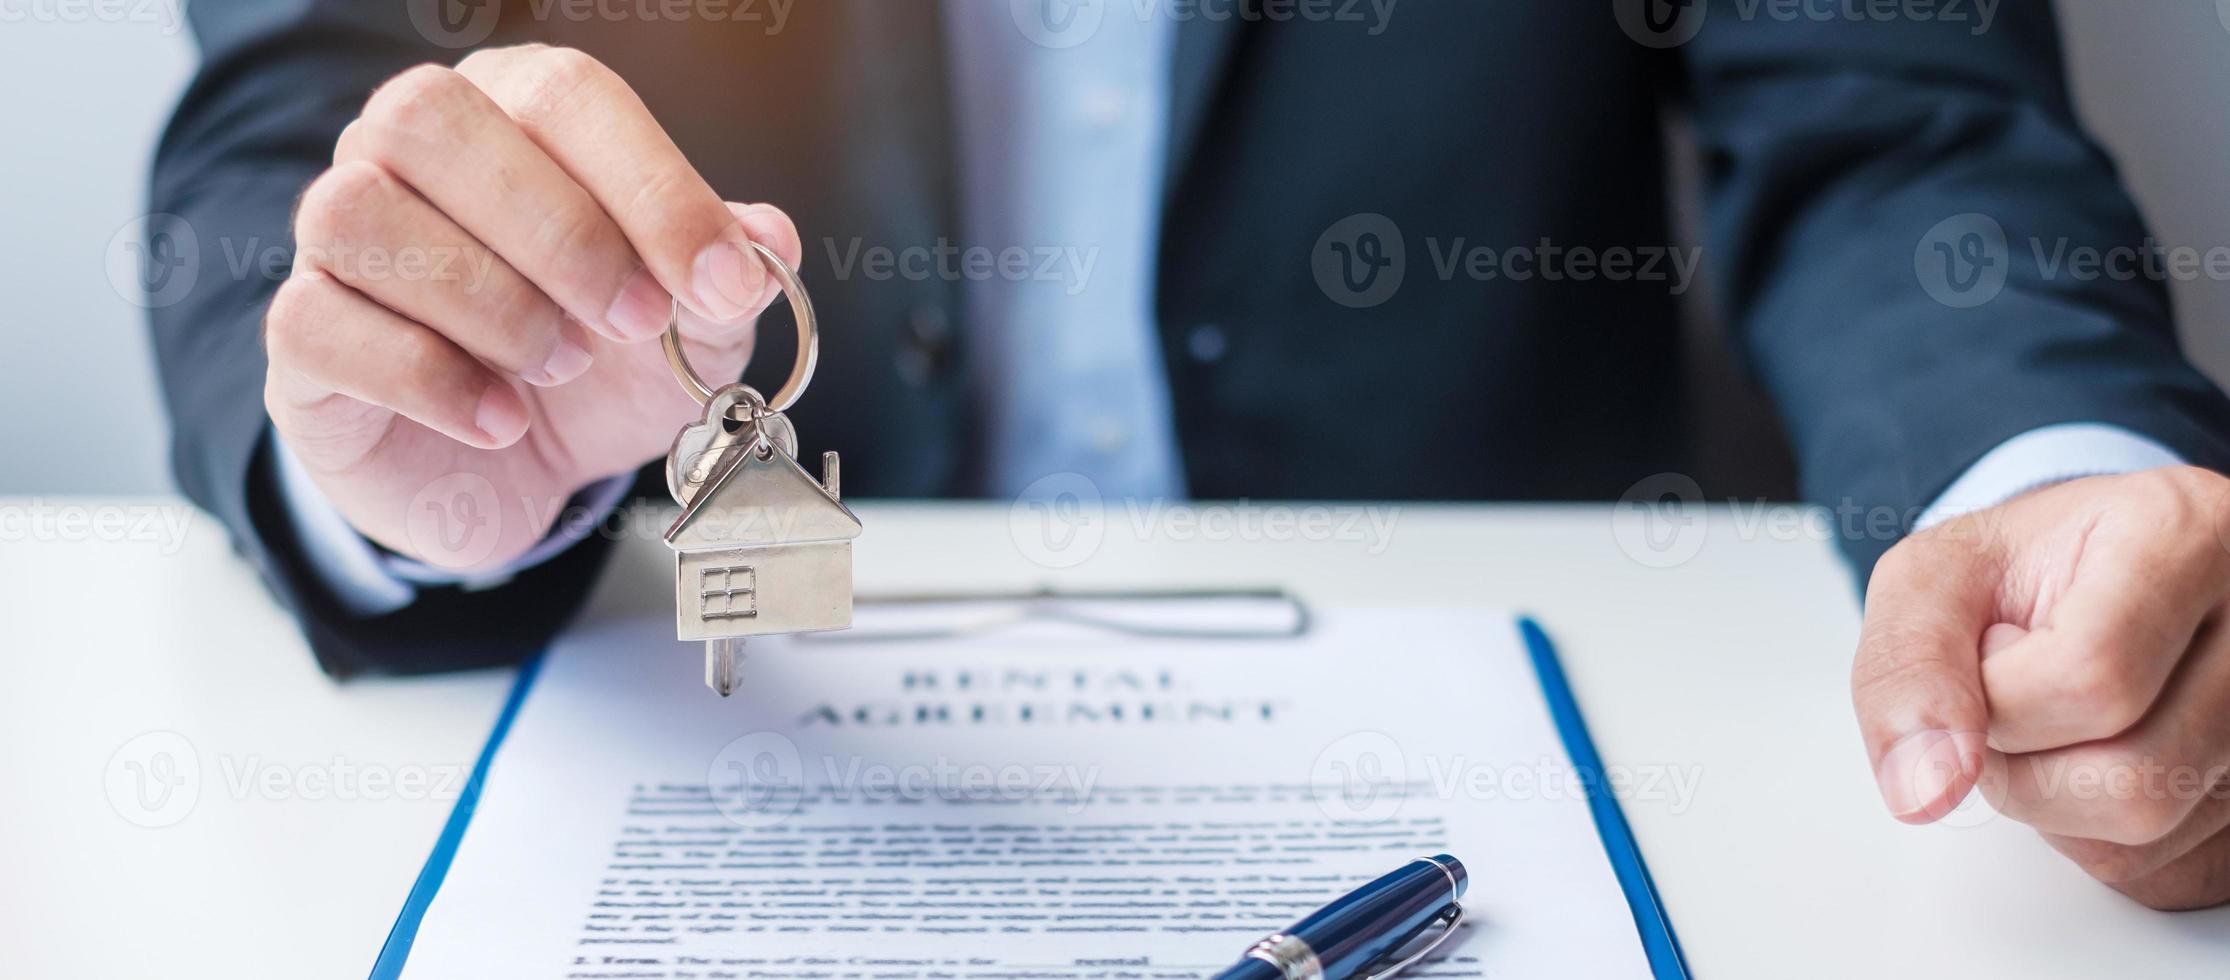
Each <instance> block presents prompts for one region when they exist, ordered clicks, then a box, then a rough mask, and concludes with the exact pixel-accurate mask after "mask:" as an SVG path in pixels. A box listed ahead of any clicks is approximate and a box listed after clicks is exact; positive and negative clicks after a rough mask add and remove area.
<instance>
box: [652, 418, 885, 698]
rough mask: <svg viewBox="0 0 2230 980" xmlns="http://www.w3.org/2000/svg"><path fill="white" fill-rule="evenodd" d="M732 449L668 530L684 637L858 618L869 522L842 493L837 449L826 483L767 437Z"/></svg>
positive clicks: (717, 638) (839, 624)
mask: <svg viewBox="0 0 2230 980" xmlns="http://www.w3.org/2000/svg"><path fill="white" fill-rule="evenodd" d="M762 452H763V453H764V455H762V454H761V453H762ZM730 455H731V456H732V457H733V459H732V460H724V461H723V462H724V463H726V469H725V470H724V471H722V472H719V473H716V474H714V475H713V476H712V478H711V479H710V480H708V481H706V485H705V486H704V488H703V489H701V490H698V491H697V492H696V494H695V496H693V497H691V498H690V500H689V501H688V503H687V504H686V505H685V506H684V507H683V508H682V512H681V516H680V517H679V518H677V519H675V521H674V523H673V526H672V527H670V528H668V529H667V530H666V544H667V545H668V546H670V547H672V548H673V549H674V565H675V577H676V581H675V584H676V586H677V588H676V589H675V594H676V595H677V596H678V597H679V605H678V608H677V609H676V610H675V611H676V613H677V614H678V616H677V619H676V622H677V624H678V638H679V639H683V640H706V641H708V642H715V643H718V642H723V641H727V640H730V639H733V638H737V637H745V636H756V635H759V634H764V633H802V632H808V631H812V630H834V629H843V628H845V627H847V626H850V625H852V539H853V538H856V537H858V536H859V533H860V523H859V518H857V517H854V516H852V511H851V509H850V508H848V507H845V506H844V504H843V502H842V501H841V500H840V499H839V493H840V490H839V487H838V476H837V460H836V454H835V453H828V454H825V455H824V456H822V458H821V465H822V472H823V474H824V476H823V481H821V482H816V481H815V480H814V479H813V477H812V475H811V474H808V473H806V472H805V470H804V469H803V468H801V467H799V466H798V464H797V461H796V460H793V459H791V458H790V455H789V454H788V453H785V452H782V451H781V450H779V449H775V448H773V447H770V446H765V445H764V444H762V446H761V447H760V451H759V452H754V451H753V450H752V448H751V447H750V446H740V447H737V448H736V449H734V450H732V451H731V454H730ZM723 693H725V692H723Z"/></svg>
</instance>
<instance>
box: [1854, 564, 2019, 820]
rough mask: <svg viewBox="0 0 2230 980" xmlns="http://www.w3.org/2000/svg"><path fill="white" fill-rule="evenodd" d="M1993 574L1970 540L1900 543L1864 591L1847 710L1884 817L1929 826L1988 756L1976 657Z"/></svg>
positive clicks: (1992, 612)
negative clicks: (1854, 719)
mask: <svg viewBox="0 0 2230 980" xmlns="http://www.w3.org/2000/svg"><path fill="white" fill-rule="evenodd" d="M1997 567H1998V563H1997V562H1996V561H1994V560H1992V558H1991V555H1990V554H1989V552H1988V550H1987V549H1986V547H1985V546H1983V545H1980V544H1978V543H1977V542H1976V541H1975V540H1974V539H1973V538H1972V537H1967V538H1963V539H1962V538H1960V537H1958V536H1929V535H1923V536H1919V537H1913V538H1907V539H1906V540H1904V541H1903V542H1901V543H1899V544H1898V546H1897V547H1896V548H1893V549H1891V550H1890V552H1889V553H1888V554H1886V555H1884V556H1882V560H1881V562H1880V563H1879V564H1877V565H1876V566H1875V568H1874V576H1873V579H1872V580H1871V581H1869V582H1868V583H1867V588H1866V621H1865V624H1864V626H1863V627H1862V628H1861V630H1860V633H1859V640H1858V656H1857V659H1856V660H1855V661H1854V662H1853V663H1852V665H1851V700H1852V702H1853V704H1854V705H1855V706H1856V707H1857V709H1858V725H1859V730H1860V732H1861V733H1862V734H1863V735H1864V736H1865V739H1866V752H1867V756H1868V758H1870V759H1871V760H1872V761H1873V764H1874V780H1875V782H1876V783H1877V784H1878V785H1879V787H1880V789H1881V794H1882V802H1883V803H1885V804H1887V805H1888V807H1889V812H1890V814H1891V815H1892V816H1895V817H1896V818H1897V819H1899V820H1902V821H1905V822H1906V823H1930V822H1933V821H1935V820H1937V819H1939V818H1941V817H1942V816H1943V815H1944V814H1947V813H1950V812H1951V810H1952V808H1954V807H1956V806H1958V805H1959V801H1960V800H1962V799H1965V798H1966V795H1967V791H1968V790H1970V789H1972V788H1973V787H1974V783H1975V779H1976V778H1977V777H1978V776H1979V775H1980V774H1981V772H1982V762H1983V755H1984V753H1985V752H1987V751H1988V747H1987V745H1986V744H1985V737H1986V736H1985V732H1986V731H1987V729H1988V727H1989V708H1988V704H1987V702H1986V701H1985V700H1984V699H1983V694H1982V669H1981V663H1980V654H1979V652H1978V651H1979V650H1980V647H1981V643H1982V636H1983V632H1984V630H1985V629H1987V628H1988V627H1989V626H1990V625H1991V624H1992V623H1993V622H1994V621H1995V620H1996V618H1997V616H1996V612H1997V609H1996V606H1997V601H1996V595H1997V578H1998V574H1997Z"/></svg>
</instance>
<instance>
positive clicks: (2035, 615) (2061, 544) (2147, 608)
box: [1851, 467, 2230, 909]
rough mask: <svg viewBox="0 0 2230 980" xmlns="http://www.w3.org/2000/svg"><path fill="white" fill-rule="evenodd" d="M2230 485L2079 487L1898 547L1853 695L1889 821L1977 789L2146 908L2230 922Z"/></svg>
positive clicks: (2169, 477)
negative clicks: (2229, 916) (2228, 905)
mask: <svg viewBox="0 0 2230 980" xmlns="http://www.w3.org/2000/svg"><path fill="white" fill-rule="evenodd" d="M2226 508H2230V480H2225V479H2224V478H2223V477H2221V476H2218V475H2216V474H2214V473H2211V472H2208V471H2205V470H2200V469H2195V468H2188V467H2179V468H2174V469H2162V470H2151V471H2146V472H2142V473H2136V474H2131V475H2126V476H2100V477H2090V478H2086V479H2079V480H2074V481H2070V482H2067V483H2063V484H2060V485H2058V486H2054V487H2051V488H2049V489H2045V490H2041V491H2038V492H2035V493H2032V494H2028V495H2026V496H2023V497H2019V498H2017V499H2015V500H2013V501H2011V502H2009V503H2006V504H2004V505H2002V506H1999V507H1995V508H1991V509H1989V510H1986V511H1980V512H1977V513H1974V514H1971V515H1968V516H1966V517H1963V518H1961V519H1958V520H1955V521H1951V522H1948V523H1946V524H1943V525H1940V526H1938V527H1935V528H1932V529H1930V530H1928V531H1926V532H1923V533H1920V534H1916V535H1913V536H1912V537H1910V538H1908V539H1906V540H1905V541H1903V542H1901V543H1899V544H1898V545H1897V547H1896V548H1894V549H1892V550H1891V551H1890V552H1889V554H1888V555H1886V556H1885V557H1884V558H1883V559H1882V561H1881V563H1880V565H1879V566H1878V567H1877V568H1876V569H1875V571H1874V576H1873V580H1872V581H1871V582H1870V583H1869V585H1868V589H1867V601H1866V621H1865V627H1864V629H1863V631H1862V634H1861V636H1860V639H1859V646H1858V656H1857V661H1856V663H1855V665H1854V666H1853V668H1852V678H1851V686H1852V696H1853V699H1854V701H1855V702H1856V704H1857V708H1858V719H1859V726H1860V728H1861V730H1862V731H1863V733H1864V735H1865V739H1866V749H1867V752H1868V754H1869V755H1870V756H1871V757H1872V760H1873V764H1874V772H1875V778H1876V780H1877V781H1878V782H1879V784H1880V788H1881V792H1882V797H1883V799H1884V801H1885V802H1886V803H1887V804H1888V805H1889V809H1890V812H1891V813H1893V814H1895V815H1896V816H1897V817H1898V819H1901V820H1905V821H1908V822H1912V823H1926V822H1929V821H1933V820H1936V819H1938V818H1940V817H1942V816H1943V815H1944V814H1945V813H1947V812H1949V811H1950V810H1951V809H1952V808H1954V807H1956V806H1957V805H1958V804H1959V801H1960V800H1961V799H1962V798H1964V797H1965V796H1966V794H1967V792H1968V791H1969V790H1970V789H1971V788H1973V787H1974V786H1976V785H1977V784H1979V785H1980V786H1981V788H1982V792H1983V795H1984V797H1985V798H1986V799H1988V800H1989V801H1990V803H1991V804H1992V805H1993V806H1995V807H1996V808H1997V809H1998V810H1999V811H2000V812H2001V813H2003V814H2005V815H2007V816H2010V817H2012V818H2014V819H2016V820H2020V821H2022V822H2023V823H2026V824H2029V825H2030V826H2032V827H2035V828H2036V829H2037V831H2038V832H2039V833H2041V834H2042V835H2043V836H2044V838H2045V840H2047V841H2049V842H2051V844H2052V846H2053V847H2055V848H2057V849H2059V851H2060V852H2061V853H2063V854H2066V855H2067V856H2068V857H2070V858H2072V859H2074V861H2075V862H2076V863H2077V864H2079V865H2081V866H2082V867H2083V869H2084V870H2085V871H2087V872H2089V873H2090V874H2091V875H2092V876H2093V877H2096V878H2098V879H2099V880H2101V881H2104V882H2106V883H2107V884H2110V885H2112V886H2113V887H2114V888H2116V889H2119V890H2120V891H2122V892H2123V893H2125V894H2127V895H2129V896H2130V897H2132V898H2135V899H2136V900H2138V901H2140V902H2143V903H2144V904H2146V905H2149V906H2152V907H2154V908H2159V909H2186V908H2199V907H2204V906H2210V905H2218V904H2221V903H2223V902H2226V901H2230V832H2226V831H2225V828H2226V827H2230V779H2226V773H2230V632H2226V624H2225V617H2224V607H2225V599H2226V597H2230V546H2226V544H2225V536H2224V532H2225V530H2230V525H2226V524H2225V523H2224V522H2225V518H2226Z"/></svg>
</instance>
